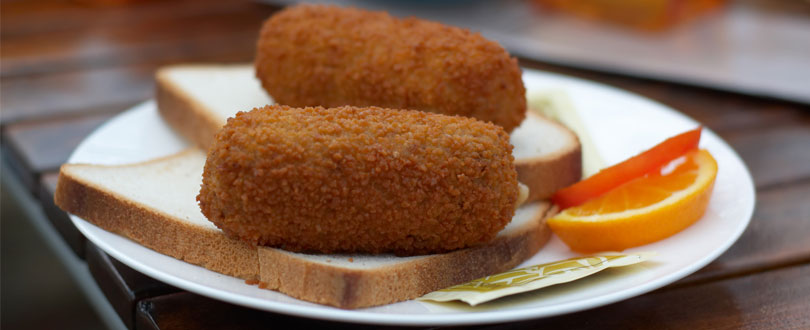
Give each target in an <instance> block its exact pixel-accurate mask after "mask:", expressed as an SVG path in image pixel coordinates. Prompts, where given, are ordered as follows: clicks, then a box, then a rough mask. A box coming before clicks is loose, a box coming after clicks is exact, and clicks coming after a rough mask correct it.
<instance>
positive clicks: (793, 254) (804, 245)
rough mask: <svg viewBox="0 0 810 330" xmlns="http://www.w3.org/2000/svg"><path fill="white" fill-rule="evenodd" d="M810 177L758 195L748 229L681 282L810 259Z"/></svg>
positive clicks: (749, 271) (696, 280)
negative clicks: (728, 247) (720, 253)
mask: <svg viewBox="0 0 810 330" xmlns="http://www.w3.org/2000/svg"><path fill="white" fill-rule="evenodd" d="M808 197H810V181H806V182H803V183H801V184H796V185H791V186H788V187H785V188H784V189H773V190H767V191H764V192H761V193H759V195H757V207H756V209H755V210H754V216H753V218H752V219H751V223H750V224H749V225H748V228H747V229H746V231H745V232H744V233H743V234H742V236H741V237H740V239H739V240H738V241H737V243H736V244H734V245H732V246H731V248H730V249H729V250H728V251H726V253H724V254H723V255H722V256H720V258H718V259H717V260H715V261H714V262H712V263H711V264H709V265H707V266H706V267H705V268H703V269H702V270H700V271H698V272H697V273H695V274H693V275H692V276H689V277H687V278H685V279H683V280H681V281H680V282H678V285H682V284H690V283H695V282H702V281H707V280H710V279H716V278H722V277H726V276H733V275H735V274H744V273H752V272H756V271H762V270H767V269H771V268H776V267H784V266H787V265H791V264H800V263H810V235H808V233H810V221H808V219H810V203H808Z"/></svg>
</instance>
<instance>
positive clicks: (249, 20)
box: [0, 2, 273, 78]
mask: <svg viewBox="0 0 810 330" xmlns="http://www.w3.org/2000/svg"><path fill="white" fill-rule="evenodd" d="M160 3H163V4H166V5H165V7H167V8H166V10H168V11H175V13H176V15H152V16H142V17H143V19H141V20H134V21H132V22H131V23H130V24H115V25H112V26H105V27H104V28H99V27H95V26H94V29H92V30H91V31H87V30H85V29H60V30H57V31H43V32H41V33H37V34H24V35H20V36H15V37H9V36H5V37H4V39H3V53H2V58H3V67H2V69H0V75H2V77H3V78H9V77H13V76H21V75H30V74H41V73H53V72H61V71H69V70H80V69H82V68H92V67H102V66H107V67H109V66H121V65H124V64H138V63H148V62H154V61H182V60H186V59H188V57H189V54H200V53H204V54H217V53H226V52H231V53H232V52H239V53H243V54H252V53H253V51H254V48H255V40H256V38H257V36H258V31H259V27H260V26H261V23H262V21H263V20H264V19H266V18H267V17H268V16H269V15H270V13H271V12H272V11H273V10H272V8H271V7H268V6H258V5H255V4H246V3H243V2H236V3H233V4H231V5H230V6H227V7H224V8H221V10H213V9H216V8H207V9H208V10H206V11H203V12H199V10H198V11H183V9H185V8H184V7H177V6H170V4H171V3H172V2H160ZM215 7H217V6H215ZM133 9H134V8H133ZM110 10H114V9H110V8H108V7H99V8H96V9H95V11H94V14H95V15H96V16H105V15H106V14H107V11H110ZM125 13H126V14H127V15H129V16H134V15H139V13H138V12H137V11H135V10H133V11H132V12H125ZM136 17H137V16H136ZM88 38H92V39H93V40H97V41H95V42H92V43H88V42H87V39H88Z"/></svg>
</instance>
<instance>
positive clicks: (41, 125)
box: [3, 113, 113, 191]
mask: <svg viewBox="0 0 810 330" xmlns="http://www.w3.org/2000/svg"><path fill="white" fill-rule="evenodd" d="M112 115H113V114H110V113H104V114H96V115H91V116H82V117H75V118H67V119H62V120H51V121H42V122H29V123H18V124H12V125H9V126H7V127H5V130H4V131H3V141H4V142H5V143H6V144H7V145H8V147H9V149H10V150H12V151H13V152H11V154H13V155H12V156H13V157H15V158H17V159H18V160H19V161H18V162H19V163H20V164H21V167H22V171H21V172H20V173H19V175H20V177H21V178H22V179H23V181H24V182H28V183H29V189H31V190H32V191H36V189H38V188H37V185H38V184H39V175H40V174H41V173H44V172H49V171H56V170H58V169H59V166H60V165H62V163H64V162H65V161H67V159H68V157H69V156H70V154H71V153H72V152H73V149H75V148H76V146H78V144H79V143H80V142H81V141H82V140H83V139H84V138H85V137H86V136H87V135H88V134H90V132H92V131H93V130H94V129H95V128H96V127H98V126H99V125H101V124H102V123H103V122H104V121H106V120H107V119H109V118H110V117H111V116H112Z"/></svg>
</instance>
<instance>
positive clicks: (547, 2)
mask: <svg viewBox="0 0 810 330" xmlns="http://www.w3.org/2000/svg"><path fill="white" fill-rule="evenodd" d="M534 2H535V3H536V4H538V5H540V6H541V7H542V8H544V9H551V10H557V11H560V12H565V13H569V14H572V15H575V16H578V17H582V18H586V19H591V20H596V21H602V22H609V23H616V24H619V25H623V26H628V27H632V28H635V29H638V30H645V31H660V30H664V29H667V28H669V27H672V26H675V25H677V24H678V23H681V22H684V21H687V20H689V19H691V18H694V17H696V16H699V15H701V14H703V13H706V12H709V11H712V10H714V9H716V8H719V7H722V6H723V5H724V4H725V3H726V0H577V1H570V0H534Z"/></svg>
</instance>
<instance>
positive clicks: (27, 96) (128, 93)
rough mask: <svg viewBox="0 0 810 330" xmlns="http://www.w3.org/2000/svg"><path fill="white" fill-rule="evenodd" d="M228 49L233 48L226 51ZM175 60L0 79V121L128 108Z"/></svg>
mask: <svg viewBox="0 0 810 330" xmlns="http://www.w3.org/2000/svg"><path fill="white" fill-rule="evenodd" d="M232 51H233V52H232ZM252 57H253V54H252V53H245V52H244V51H241V50H234V49H224V50H222V52H217V53H214V54H189V55H188V57H187V60H185V61H182V62H183V63H200V62H203V63H210V62H221V63H243V62H249V61H250V60H251V59H252ZM177 63H178V61H174V60H169V61H158V62H150V63H145V64H137V65H131V66H123V67H110V68H94V69H88V70H83V71H76V72H64V73H57V74H49V75H34V76H24V77H18V78H9V79H2V80H0V93H1V94H2V95H3V97H2V98H0V107H1V108H2V109H3V116H2V117H1V118H0V121H1V122H2V124H3V125H6V124H9V123H13V122H18V121H23V120H33V119H37V118H48V117H54V116H69V115H75V114H83V113H88V112H101V111H108V109H111V108H117V109H122V108H128V107H130V106H132V105H135V104H137V103H139V102H142V101H144V100H147V99H149V98H152V96H153V94H154V73H155V70H157V69H158V68H159V67H161V66H163V65H169V64H177Z"/></svg>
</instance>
